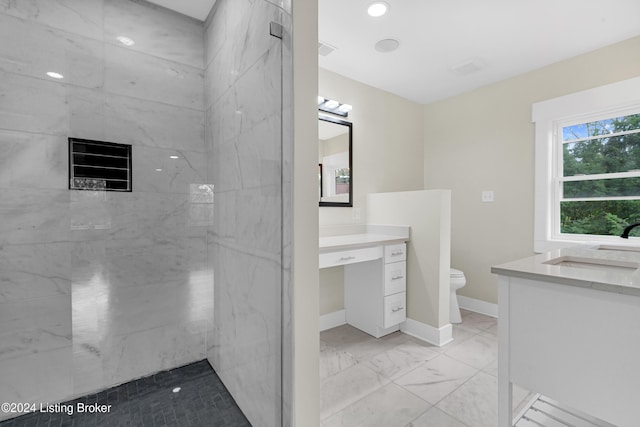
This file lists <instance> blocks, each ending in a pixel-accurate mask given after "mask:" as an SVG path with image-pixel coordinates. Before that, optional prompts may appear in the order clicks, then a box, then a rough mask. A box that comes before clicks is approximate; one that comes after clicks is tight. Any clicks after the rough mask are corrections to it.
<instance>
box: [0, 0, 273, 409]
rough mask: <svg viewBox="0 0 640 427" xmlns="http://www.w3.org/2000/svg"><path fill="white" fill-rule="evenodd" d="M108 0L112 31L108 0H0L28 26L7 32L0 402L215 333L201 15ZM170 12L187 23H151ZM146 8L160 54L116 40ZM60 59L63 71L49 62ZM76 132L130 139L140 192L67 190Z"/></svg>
mask: <svg viewBox="0 0 640 427" xmlns="http://www.w3.org/2000/svg"><path fill="white" fill-rule="evenodd" d="M106 1H107V4H106V5H105V10H106V11H107V12H108V18H105V25H106V27H105V28H106V30H107V33H106V36H105V37H106V38H105V40H104V41H102V40H103V28H102V21H103V18H102V16H103V15H102V14H103V8H102V5H103V0H99V1H98V0H96V1H94V0H86V1H80V0H47V1H44V0H42V1H40V0H24V1H22V0H21V1H19V2H14V1H3V0H0V36H1V35H2V34H3V33H4V34H5V35H6V36H7V37H5V38H8V37H9V36H10V37H16V35H22V36H23V37H20V38H21V39H20V40H18V41H17V43H16V44H14V45H13V46H7V45H6V44H5V46H2V47H0V82H1V83H0V97H2V100H3V102H2V104H1V105H0V152H1V153H2V156H1V157H2V158H3V159H4V164H0V199H2V200H3V201H2V202H1V203H0V217H1V218H2V221H0V239H1V240H2V244H0V306H1V307H0V398H1V399H0V400H2V401H24V400H25V399H39V400H42V401H45V402H47V401H61V400H65V399H68V398H70V397H73V396H77V395H80V394H86V393H89V392H94V391H96V390H99V389H103V388H105V387H108V386H110V385H114V384H116V383H119V382H123V381H127V380H130V379H132V378H135V377H139V376H142V375H147V374H150V373H153V372H156V371H158V370H161V369H166V368H172V367H175V366H179V365H182V364H185V363H189V362H192V361H195V360H199V359H202V358H203V357H205V355H206V349H207V347H208V343H207V340H209V339H210V338H211V339H210V341H211V342H212V341H213V334H212V333H209V334H208V331H207V328H211V327H212V325H213V285H212V282H213V271H212V262H211V259H209V258H207V256H208V247H207V245H206V232H207V228H208V227H210V226H211V225H212V222H211V214H212V206H213V205H212V203H211V202H212V201H213V200H212V199H211V202H209V201H208V199H207V197H205V196H203V193H202V191H200V190H199V187H200V186H201V185H205V184H207V183H206V181H207V173H206V167H207V163H208V162H207V159H206V156H205V155H204V153H205V144H204V113H203V111H202V98H203V96H202V92H203V90H202V85H203V76H202V67H201V65H200V67H198V66H193V65H197V64H201V60H202V51H200V58H199V59H198V55H197V54H196V52H197V50H198V49H201V44H202V40H201V39H200V41H199V43H200V47H198V46H197V45H190V46H182V47H181V46H180V43H188V41H189V40H192V39H194V38H197V37H198V36H197V32H198V28H200V30H199V31H202V29H201V27H202V25H201V24H200V23H195V24H194V21H192V20H190V19H188V18H185V17H182V16H178V15H177V14H172V13H170V12H168V11H166V10H164V9H159V8H156V7H155V6H150V5H149V4H147V3H146V2H138V1H134V2H124V1H116V0H113V1H112V0H106ZM144 8H149V9H148V11H149V14H148V15H145V13H144V11H145V10H146V9H144ZM118 10H120V11H121V12H122V13H129V12H131V11H133V12H132V13H134V14H136V16H134V17H131V16H125V15H121V16H120V17H118V16H117V13H118ZM63 12H64V13H63ZM171 15H174V16H171ZM94 18H95V19H94ZM162 20H165V21H162ZM161 21H162V22H167V23H169V22H173V23H174V24H175V25H173V26H172V27H171V31H173V32H174V33H175V34H180V35H179V36H177V37H170V36H167V37H165V36H159V37H155V35H156V34H158V29H157V28H145V29H143V28H140V27H139V26H141V25H143V24H144V25H151V24H152V23H155V22H161ZM134 22H135V23H136V24H135V26H136V28H135V29H136V30H137V31H138V33H136V34H139V35H140V37H142V38H139V40H140V43H139V44H138V47H137V48H138V49H142V48H144V49H143V50H145V51H146V53H141V52H136V51H134V50H130V49H126V48H124V47H120V46H117V45H115V44H113V43H114V42H112V41H111V40H108V39H109V38H110V37H112V36H113V35H114V34H115V32H116V31H118V30H119V29H120V28H125V29H126V28H130V27H131V26H132V25H133V23H134ZM96 23H97V25H96ZM180 25H183V26H182V27H180ZM67 27H68V28H67ZM107 27H108V28H107ZM200 34H201V33H200ZM150 36H153V37H154V39H155V40H153V41H149V40H150V39H149V38H148V37H150ZM136 37H138V36H136ZM145 38H146V39H145ZM194 40H195V39H194ZM98 41H100V42H98ZM166 58H171V59H173V60H167V59H166ZM54 61H63V62H57V63H58V64H63V65H64V66H66V67H69V68H68V69H69V71H68V73H67V74H68V75H67V76H66V77H67V78H66V79H65V80H64V81H63V82H62V83H61V82H53V81H49V80H47V78H46V77H41V76H40V74H39V73H40V71H39V68H41V67H44V66H46V65H49V64H54V63H55V62H54ZM181 61H183V62H181ZM198 61H200V62H198ZM61 66H62V65H61ZM7 71H8V72H7ZM47 71H48V70H47ZM63 74H65V72H63ZM34 76H35V78H34ZM105 79H106V80H105ZM103 80H104V82H105V84H104V85H103V84H102V83H103ZM68 136H73V137H79V138H87V139H96V140H102V141H112V142H120V143H130V144H132V145H133V146H134V157H133V159H134V170H133V179H134V191H133V192H132V193H113V192H92V191H69V190H68V189H67V188H68V187H67V186H68V183H67V179H68V175H67V174H68V145H67V137H68ZM176 153H177V154H178V155H179V156H180V158H179V159H177V161H173V159H169V158H168V156H169V155H171V154H176ZM161 161H162V162H161ZM1 162H2V161H0V163H1ZM156 164H161V166H160V167H159V168H161V169H163V175H162V177H161V178H160V177H159V176H158V175H157V173H158V172H157V171H155V169H156V168H158V167H155V165H156ZM207 189H210V187H207ZM203 197H204V199H206V203H203V202H202V200H203ZM257 294H258V295H261V296H264V295H262V294H260V293H257ZM33 351H39V352H40V353H37V354H31V353H30V352H33ZM59 362H60V363H59ZM62 362H64V364H62ZM256 366H260V365H259V364H258V365H256ZM278 366H279V365H278ZM44 367H46V369H47V370H48V371H49V370H50V369H54V370H55V371H54V372H44V371H43V370H44ZM271 372H272V373H271V374H269V375H273V369H271ZM42 381H44V382H46V383H47V384H46V385H45V386H43V385H42V384H41V382H42ZM272 381H273V376H270V377H269V380H268V381H267V380H264V382H265V383H267V382H269V383H271V382H272Z"/></svg>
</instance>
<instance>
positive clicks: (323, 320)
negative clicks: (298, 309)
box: [320, 309, 347, 332]
mask: <svg viewBox="0 0 640 427" xmlns="http://www.w3.org/2000/svg"><path fill="white" fill-rule="evenodd" d="M346 323H347V312H346V311H345V310H344V309H343V310H338V311H334V312H332V313H327V314H323V315H322V316H320V332H322V331H326V330H327V329H331V328H335V327H336V326H340V325H344V324H346Z"/></svg>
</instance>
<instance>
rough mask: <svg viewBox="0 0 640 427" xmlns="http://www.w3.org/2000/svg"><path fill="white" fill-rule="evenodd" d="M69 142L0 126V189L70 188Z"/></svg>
mask: <svg viewBox="0 0 640 427" xmlns="http://www.w3.org/2000/svg"><path fill="white" fill-rule="evenodd" d="M67 162H68V142H67V138H65V137H63V136H53V135H44V134H37V133H29V132H18V131H10V130H2V129H0V188H22V189H25V190H26V189H30V188H36V189H40V188H41V189H58V190H64V189H66V188H68V186H69V182H68V177H69V170H68V166H67V165H68V163H67Z"/></svg>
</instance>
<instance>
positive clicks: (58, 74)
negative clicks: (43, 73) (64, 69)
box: [47, 71, 64, 79]
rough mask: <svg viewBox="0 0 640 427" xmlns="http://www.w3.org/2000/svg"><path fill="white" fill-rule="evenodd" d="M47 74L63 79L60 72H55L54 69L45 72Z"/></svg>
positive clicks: (53, 77)
mask: <svg viewBox="0 0 640 427" xmlns="http://www.w3.org/2000/svg"><path fill="white" fill-rule="evenodd" d="M47 76H49V77H51V78H52V79H64V76H63V75H62V74H60V73H56V72H55V71H49V72H47Z"/></svg>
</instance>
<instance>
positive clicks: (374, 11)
mask: <svg viewBox="0 0 640 427" xmlns="http://www.w3.org/2000/svg"><path fill="white" fill-rule="evenodd" d="M388 10H389V5H388V4H386V3H385V2H383V1H377V2H375V3H371V4H370V5H369V7H368V8H367V13H368V14H369V16H373V17H374V18H377V17H379V16H382V15H384V14H385V13H387V11H388Z"/></svg>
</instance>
